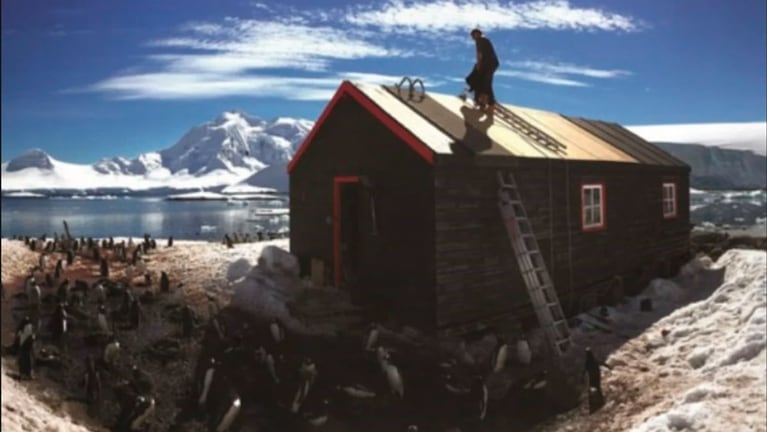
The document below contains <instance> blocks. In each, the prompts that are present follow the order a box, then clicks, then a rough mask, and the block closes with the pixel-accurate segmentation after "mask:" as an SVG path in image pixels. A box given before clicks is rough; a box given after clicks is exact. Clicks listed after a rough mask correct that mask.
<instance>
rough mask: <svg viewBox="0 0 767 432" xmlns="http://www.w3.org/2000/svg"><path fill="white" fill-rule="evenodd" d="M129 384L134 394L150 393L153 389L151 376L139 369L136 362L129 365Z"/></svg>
mask: <svg viewBox="0 0 767 432" xmlns="http://www.w3.org/2000/svg"><path fill="white" fill-rule="evenodd" d="M130 386H131V388H132V389H133V391H134V393H135V394H150V393H152V390H153V389H154V384H153V383H152V377H150V376H149V374H147V373H146V372H144V371H143V370H141V368H139V367H138V365H137V364H134V365H133V366H131V380H130Z"/></svg>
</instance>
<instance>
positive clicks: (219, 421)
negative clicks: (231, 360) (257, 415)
mask: <svg viewBox="0 0 767 432" xmlns="http://www.w3.org/2000/svg"><path fill="white" fill-rule="evenodd" d="M224 396H225V397H221V398H218V399H219V400H218V402H219V403H218V405H219V406H218V407H216V408H215V411H216V412H214V413H213V415H212V416H211V417H210V423H209V426H208V430H209V431H210V432H227V431H229V430H230V428H231V427H232V425H233V424H234V421H235V420H236V419H237V416H238V415H239V413H240V411H241V410H242V399H241V398H240V395H239V394H237V392H236V391H235V390H234V389H233V388H232V386H230V385H228V386H227V391H226V394H225V395H224Z"/></svg>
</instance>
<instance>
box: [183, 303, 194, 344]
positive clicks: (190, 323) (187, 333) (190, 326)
mask: <svg viewBox="0 0 767 432" xmlns="http://www.w3.org/2000/svg"><path fill="white" fill-rule="evenodd" d="M181 326H182V332H183V335H184V337H185V338H190V337H192V332H193V331H194V312H192V308H191V307H189V305H184V307H183V309H181Z"/></svg>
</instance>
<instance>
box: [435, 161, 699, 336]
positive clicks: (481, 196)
mask: <svg viewBox="0 0 767 432" xmlns="http://www.w3.org/2000/svg"><path fill="white" fill-rule="evenodd" d="M499 168H503V169H507V170H510V171H512V172H513V173H514V175H515V178H516V181H517V183H518V184H519V187H520V194H521V197H522V200H523V202H524V205H525V207H526V209H527V212H528V215H529V217H530V219H531V223H532V227H533V229H534V231H535V233H536V236H537V238H538V241H539V244H540V246H541V249H542V253H543V255H544V257H545V260H546V263H547V266H548V267H549V271H550V272H551V274H552V278H553V281H554V284H555V287H556V289H557V292H558V293H559V295H560V300H561V301H562V304H563V307H564V308H565V309H566V313H569V314H572V313H574V312H576V311H577V310H578V309H580V308H583V307H587V306H590V305H589V304H588V302H583V301H582V300H584V297H586V296H588V295H590V293H588V292H587V290H588V288H589V287H593V286H595V285H596V284H599V283H600V282H602V281H605V280H609V279H611V278H613V277H614V276H616V275H618V276H621V277H622V278H623V281H624V287H625V290H626V291H627V292H628V293H632V292H636V291H637V290H638V289H640V288H641V287H643V286H644V285H645V284H646V283H647V281H648V280H649V279H650V277H651V276H653V275H655V274H657V271H658V270H659V266H660V263H662V262H664V261H669V260H671V261H674V262H675V263H676V261H679V260H681V259H682V258H684V257H686V256H687V253H688V251H689V232H690V225H689V171H688V169H687V168H686V167H655V166H648V165H639V164H627V163H604V162H599V163H595V162H581V161H569V162H564V161H561V160H551V161H549V160H545V159H543V160H542V159H512V160H510V159H509V158H494V157H471V156H440V158H439V163H438V164H437V165H436V167H435V185H436V190H435V206H436V210H435V214H436V225H435V226H436V237H435V240H436V253H437V260H436V283H437V288H436V289H437V306H438V309H437V325H438V327H439V328H442V329H444V328H449V327H452V326H459V325H464V324H466V323H469V322H472V321H476V320H483V319H487V318H492V317H494V316H499V315H503V314H504V313H508V312H509V311H512V312H513V314H516V315H518V318H519V319H520V320H528V321H529V320H530V319H531V318H532V310H531V309H530V307H529V298H528V295H527V292H526V289H525V286H524V282H523V281H522V278H521V275H520V274H519V271H518V264H517V262H516V260H515V258H514V255H513V250H512V247H511V244H510V242H509V240H508V237H507V235H506V231H505V228H504V225H503V223H502V220H501V216H500V213H499V210H498V204H497V181H496V172H497V170H498V169H499ZM668 180H673V181H675V182H677V184H678V188H677V192H678V195H679V198H678V216H677V217H676V218H674V219H664V218H663V214H662V207H661V196H662V195H661V194H662V187H661V184H662V183H663V182H664V181H668ZM583 182H603V183H605V185H606V190H605V195H606V222H607V228H606V229H605V230H603V231H597V232H583V231H582V230H581V222H580V221H581V215H580V212H581V207H580V186H581V183H583ZM568 198H569V205H568ZM568 223H569V224H570V229H569V230H568ZM568 231H569V234H568Z"/></svg>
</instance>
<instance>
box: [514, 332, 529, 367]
mask: <svg viewBox="0 0 767 432" xmlns="http://www.w3.org/2000/svg"><path fill="white" fill-rule="evenodd" d="M532 358H533V353H532V351H531V350H530V344H529V343H528V342H527V340H526V339H525V338H524V337H522V338H521V339H519V340H518V341H517V360H519V363H521V364H523V365H529V364H530V361H531V360H532Z"/></svg>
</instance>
